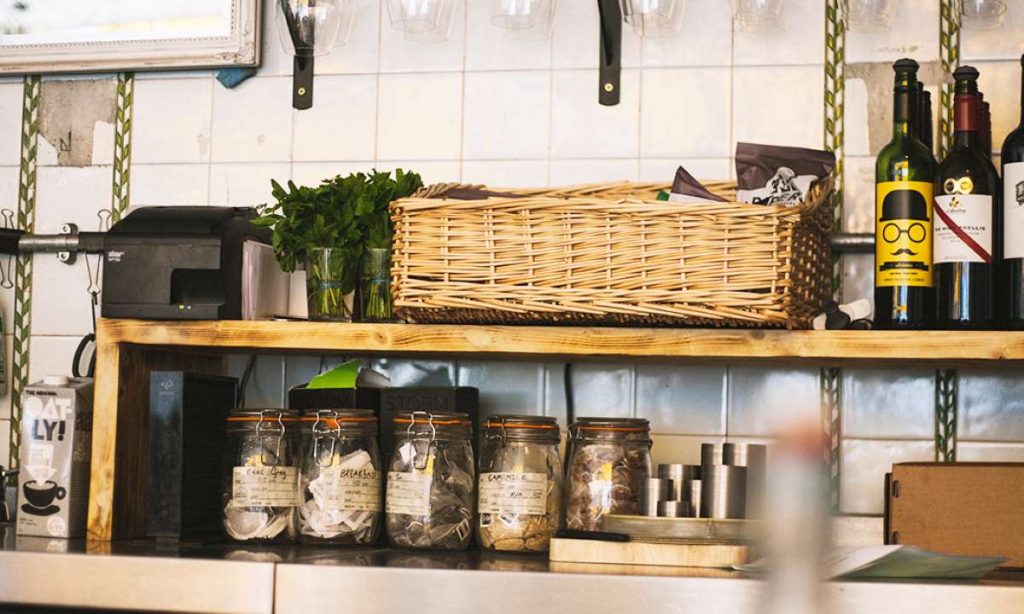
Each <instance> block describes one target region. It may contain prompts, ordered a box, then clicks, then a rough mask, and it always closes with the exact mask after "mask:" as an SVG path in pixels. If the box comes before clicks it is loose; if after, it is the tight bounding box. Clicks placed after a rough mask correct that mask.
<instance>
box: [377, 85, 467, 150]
mask: <svg viewBox="0 0 1024 614" xmlns="http://www.w3.org/2000/svg"><path fill="white" fill-rule="evenodd" d="M462 87H463V84H462V74H460V73H441V74H427V73H421V74H397V75H390V74H389V75H381V77H380V90H379V92H380V94H379V95H380V107H379V110H378V116H377V157H378V158H380V159H383V160H456V159H458V158H459V157H460V154H461V151H462V147H461V132H462Z"/></svg>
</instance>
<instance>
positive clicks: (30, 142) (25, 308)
mask: <svg viewBox="0 0 1024 614" xmlns="http://www.w3.org/2000/svg"><path fill="white" fill-rule="evenodd" d="M23 91H24V94H23V103H22V112H21V171H20V177H19V181H18V216H17V221H18V228H20V229H21V230H24V231H26V232H32V231H33V229H34V228H35V221H36V155H37V153H38V150H37V144H38V141H39V91H40V78H39V76H38V75H36V76H29V77H25V82H24V90H23ZM12 332H13V336H14V338H13V354H14V356H13V360H12V361H11V438H10V441H11V457H10V459H9V461H10V462H9V465H10V466H14V465H16V464H17V463H18V453H19V451H20V449H21V393H22V391H23V390H24V389H25V386H27V385H28V361H29V344H30V342H31V338H32V256H18V260H17V265H16V267H15V274H14V326H13V331H12Z"/></svg>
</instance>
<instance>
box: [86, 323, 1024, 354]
mask: <svg viewBox="0 0 1024 614" xmlns="http://www.w3.org/2000/svg"><path fill="white" fill-rule="evenodd" d="M98 330H99V337H100V341H101V343H127V344H137V345H146V346H172V347H173V346H179V347H206V348H221V349H239V350H243V349H248V350H252V349H255V350H260V351H274V350H277V351H307V352H308V351H323V352H328V351H329V352H352V353H359V352H365V353H367V354H409V355H438V354H453V355H473V356H483V357H488V356H489V357H513V356H536V357H577V358H595V359H600V358H606V359H611V358H624V359H629V358H635V359H660V360H666V359H668V360H671V359H680V360H702V359H708V360H741V361H765V360H771V359H791V360H807V361H816V362H831V361H835V362H849V361H896V360H907V361H917V362H941V361H946V362H992V361H1024V332H1005V331H970V332H960V331H786V330H743V329H739V330H738V329H673V328H598V327H567V326H496V325H434V324H355V323H352V324H341V323H320V322H266V321H178V322H151V321H140V320H109V319H104V320H101V321H100V323H99V327H98Z"/></svg>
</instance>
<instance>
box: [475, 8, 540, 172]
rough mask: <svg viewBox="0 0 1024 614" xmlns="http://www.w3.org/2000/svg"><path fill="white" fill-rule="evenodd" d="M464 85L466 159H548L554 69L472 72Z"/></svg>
mask: <svg viewBox="0 0 1024 614" xmlns="http://www.w3.org/2000/svg"><path fill="white" fill-rule="evenodd" d="M481 6H482V5H481ZM465 88H466V91H465V109H464V112H463V120H462V123H463V146H462V156H463V157H464V158H465V159H467V160H501V159H505V158H510V159H531V160H532V159H545V158H547V156H548V135H549V132H550V128H551V126H550V122H551V75H550V73H548V72H540V71H529V72H519V71H516V72H481V73H468V74H466V82H465Z"/></svg>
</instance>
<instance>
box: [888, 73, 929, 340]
mask: <svg viewBox="0 0 1024 614" xmlns="http://www.w3.org/2000/svg"><path fill="white" fill-rule="evenodd" d="M893 70H894V71H895V73H896V83H895V88H894V92H893V101H894V105H893V107H894V109H893V137H892V141H890V142H889V144H888V145H886V146H885V147H883V148H882V151H881V152H879V154H878V159H877V160H876V162H875V213H876V214H875V326H876V327H877V328H927V327H928V326H930V325H931V323H932V321H933V319H934V311H935V305H934V292H933V288H932V204H933V200H932V196H933V193H934V181H935V172H936V164H935V158H933V157H932V153H931V151H929V150H928V148H927V147H925V145H924V144H923V143H922V142H921V140H920V139H919V138H918V134H919V133H918V127H917V124H916V121H917V116H918V114H919V111H920V105H919V102H918V96H917V70H918V64H917V62H915V61H914V60H910V59H902V60H899V61H897V62H896V63H895V64H894V65H893Z"/></svg>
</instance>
